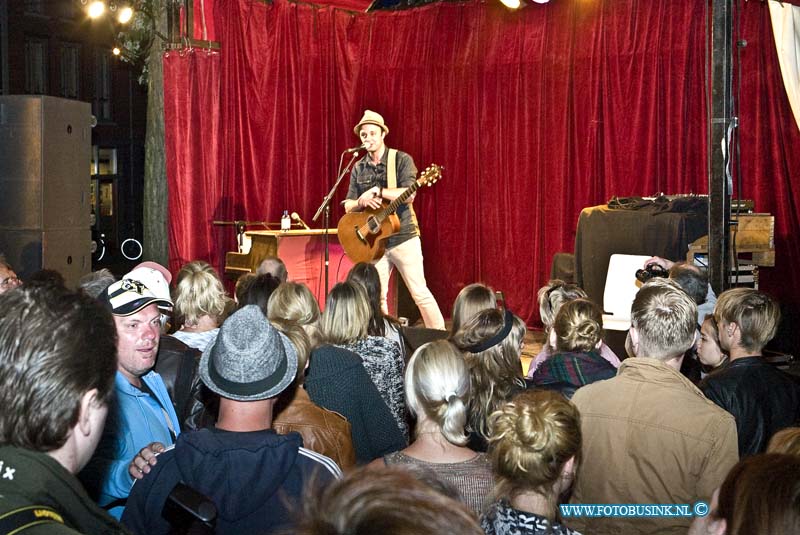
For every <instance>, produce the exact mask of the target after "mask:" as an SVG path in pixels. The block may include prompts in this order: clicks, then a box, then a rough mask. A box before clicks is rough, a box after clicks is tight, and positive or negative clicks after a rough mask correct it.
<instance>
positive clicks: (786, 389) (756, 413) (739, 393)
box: [700, 357, 800, 457]
mask: <svg viewBox="0 0 800 535" xmlns="http://www.w3.org/2000/svg"><path fill="white" fill-rule="evenodd" d="M700 390H702V391H703V393H704V394H705V395H706V397H708V399H710V400H711V401H713V402H714V403H716V404H717V405H719V406H720V407H722V408H723V409H725V410H726V411H728V412H729V413H731V414H732V415H733V417H734V418H736V431H737V432H738V434H739V456H740V457H744V456H745V455H755V454H757V453H762V452H763V451H764V450H766V449H767V443H768V442H769V439H770V438H772V435H774V434H775V433H776V432H777V431H780V430H781V429H783V428H784V427H791V426H796V425H798V424H800V380H798V378H796V377H794V376H792V375H789V374H787V373H784V372H782V371H780V370H778V369H777V368H775V367H774V366H772V365H771V364H769V363H767V362H765V361H764V360H763V359H762V358H761V357H744V358H739V359H736V360H734V361H731V363H730V364H729V365H728V366H727V367H726V368H725V369H724V370H721V371H720V372H718V373H714V374H711V375H709V376H708V377H706V379H705V380H704V381H703V382H702V383H700Z"/></svg>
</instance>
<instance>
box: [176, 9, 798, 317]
mask: <svg viewBox="0 0 800 535" xmlns="http://www.w3.org/2000/svg"><path fill="white" fill-rule="evenodd" d="M213 6H214V9H213V10H212V12H213V13H214V14H215V20H214V22H213V27H214V29H215V32H216V37H217V39H218V40H219V42H220V43H221V51H220V52H219V53H209V52H207V51H200V50H194V51H187V52H184V53H183V54H178V53H175V52H170V53H168V54H166V55H165V59H164V66H165V76H164V78H165V115H166V117H165V118H166V126H167V153H168V155H169V156H168V179H169V195H170V198H169V205H170V221H169V229H170V238H171V249H170V254H171V260H170V268H171V269H173V270H176V269H177V268H178V267H179V266H180V265H181V264H182V263H184V262H186V261H189V260H192V259H196V258H203V259H207V260H209V261H211V262H212V263H213V264H214V265H216V266H217V267H218V268H220V269H222V267H223V262H224V252H225V251H227V250H234V249H235V241H234V237H233V232H232V230H231V229H219V228H215V227H212V224H211V223H212V221H213V220H215V219H224V220H233V219H248V220H263V219H266V220H270V221H277V220H278V218H279V216H280V214H281V213H282V211H283V210H290V211H292V210H294V211H297V212H298V213H299V214H300V215H301V216H302V217H304V218H305V219H306V220H310V218H311V216H312V214H313V213H314V210H315V209H316V207H317V205H318V204H319V203H320V201H321V199H322V197H323V196H324V194H325V193H326V192H327V190H328V189H329V187H330V185H331V184H332V183H333V180H334V179H335V176H336V169H337V165H338V155H339V153H340V152H341V151H342V150H344V149H345V148H347V147H350V146H353V145H356V144H357V143H358V140H357V138H356V137H355V136H354V135H353V133H352V127H353V125H354V124H355V123H356V122H357V121H358V119H359V118H360V116H361V113H362V111H363V110H364V109H365V108H369V109H372V110H375V111H378V112H380V113H382V114H383V115H384V117H385V118H386V120H387V123H388V125H389V128H390V134H389V135H388V136H387V138H386V141H387V144H388V145H389V146H392V147H397V148H400V149H402V150H405V151H407V152H409V153H410V154H412V155H413V157H414V159H415V161H416V163H417V166H418V167H419V168H420V169H422V168H424V167H425V166H426V165H427V164H428V163H430V162H436V163H438V164H441V165H443V166H444V167H445V172H444V179H443V180H442V181H440V182H439V183H437V184H436V185H435V186H433V187H432V188H430V189H427V188H426V189H425V190H423V191H422V192H421V193H419V194H418V196H417V199H416V201H415V208H416V210H417V213H418V215H419V219H420V223H421V229H422V240H423V250H424V253H425V256H426V266H425V267H426V273H427V277H428V281H429V283H430V286H431V289H432V290H433V292H434V294H435V295H436V297H437V299H438V300H439V303H440V305H441V307H442V309H443V310H444V311H445V314H447V313H449V311H450V309H451V307H452V302H453V299H454V298H455V296H456V294H457V292H458V291H459V289H460V288H461V287H463V286H464V285H466V284H468V283H471V282H474V281H483V282H486V283H488V284H490V285H492V286H493V287H495V288H496V289H499V290H503V291H504V292H505V294H506V296H507V300H508V303H509V305H510V307H511V308H512V309H513V310H514V311H515V312H517V313H518V314H519V315H521V316H522V317H523V318H525V319H526V320H528V321H529V323H534V322H536V321H537V320H538V312H537V308H538V307H537V304H536V290H537V289H538V288H539V287H540V286H541V285H542V284H543V283H544V282H545V281H546V280H547V278H548V275H549V267H550V260H551V257H552V255H553V253H555V252H558V251H572V249H573V244H574V238H575V227H576V222H577V217H578V214H579V212H580V210H581V209H582V208H584V207H586V206H592V205H597V204H602V203H604V202H606V201H607V200H608V199H609V198H610V197H611V196H614V195H617V196H629V195H651V194H653V193H656V192H667V193H689V192H696V193H705V192H707V182H706V181H707V172H706V153H707V149H706V106H705V98H704V68H703V65H704V62H705V49H704V47H705V43H704V39H705V38H704V27H705V25H706V24H708V23H709V21H708V20H707V19H706V16H707V14H706V12H705V9H704V5H703V3H702V2H696V1H694V0H671V1H669V2H641V1H636V0H595V1H593V2H585V1H580V0H559V1H558V2H555V1H554V2H551V3H550V4H547V5H545V6H531V7H528V8H526V9H522V10H519V11H517V12H511V11H508V10H506V9H505V8H503V7H501V6H500V5H499V4H498V5H494V4H486V3H481V2H466V3H450V2H447V3H439V4H432V5H429V6H426V7H423V8H418V9H414V10H407V11H402V12H378V13H370V14H362V13H353V12H349V11H344V10H339V9H334V8H330V7H319V6H314V5H311V4H302V3H289V2H286V1H285V0H276V1H275V2H274V3H271V4H266V3H263V2H259V1H252V0H217V2H215V3H214V4H213ZM743 10H744V11H743V17H742V35H741V38H744V39H746V40H747V42H748V46H747V48H745V49H743V51H742V66H743V70H742V72H743V73H744V75H743V78H742V90H741V99H740V101H739V115H740V118H741V121H740V122H741V128H740V131H741V152H742V170H743V182H744V186H743V190H744V191H743V197H746V198H753V199H754V200H755V201H756V207H757V209H758V210H760V211H768V212H772V213H773V214H775V216H776V244H777V249H778V263H779V267H777V268H773V269H765V270H763V271H762V275H763V279H762V280H763V282H764V284H763V286H764V287H765V288H766V289H767V290H770V289H771V290H773V292H774V293H776V294H778V297H779V298H780V299H781V300H782V301H783V302H793V303H796V302H798V301H800V299H798V284H797V283H798V281H800V270H799V269H797V267H796V266H798V265H800V247H798V237H797V235H796V234H797V233H796V230H797V228H798V225H797V217H798V215H797V210H796V209H795V207H796V206H797V204H798V202H800V194H798V193H797V191H796V190H795V189H793V188H792V187H791V186H792V184H791V178H792V176H793V175H794V176H798V173H799V172H800V133H798V129H797V127H796V126H794V124H793V123H792V118H791V113H790V112H789V107H788V102H787V100H786V97H785V94H784V91H783V88H782V85H781V84H782V82H781V79H780V72H779V70H778V66H777V59H776V56H775V51H774V45H773V43H772V34H771V29H770V25H769V16H768V11H767V7H766V5H764V4H763V3H761V2H749V3H744V5H743ZM708 16H710V14H708ZM346 189H347V185H346V182H345V184H343V185H342V187H341V188H340V190H339V193H338V195H337V197H336V198H335V200H336V202H335V205H334V209H333V221H332V225H335V223H336V221H337V220H338V217H339V216H340V215H341V214H342V210H341V207H340V205H339V202H340V201H341V200H343V198H344V195H345V193H346ZM314 226H321V223H319V222H318V223H317V224H316V225H314Z"/></svg>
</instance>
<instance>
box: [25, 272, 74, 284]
mask: <svg viewBox="0 0 800 535" xmlns="http://www.w3.org/2000/svg"><path fill="white" fill-rule="evenodd" d="M28 284H39V285H42V284H44V285H55V286H66V285H67V281H66V280H65V279H64V275H62V274H61V273H59V272H58V271H56V270H55V269H40V270H39V271H36V272H34V273H32V274H31V276H30V277H28Z"/></svg>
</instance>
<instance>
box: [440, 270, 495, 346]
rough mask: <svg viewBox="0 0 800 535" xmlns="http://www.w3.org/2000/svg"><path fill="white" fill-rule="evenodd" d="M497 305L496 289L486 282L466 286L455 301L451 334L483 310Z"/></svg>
mask: <svg viewBox="0 0 800 535" xmlns="http://www.w3.org/2000/svg"><path fill="white" fill-rule="evenodd" d="M496 307H497V297H496V296H495V294H494V290H492V289H491V288H490V287H488V286H486V285H485V284H480V283H477V282H476V283H475V284H470V285H468V286H464V287H463V288H462V289H461V291H460V292H458V296H456V301H455V303H453V322H452V324H451V325H450V334H452V335H454V334H455V333H457V332H458V331H459V330H460V329H461V327H463V326H464V324H465V323H467V322H468V321H469V320H470V319H472V318H473V317H475V315H476V314H477V313H478V312H480V311H481V310H485V309H487V308H496Z"/></svg>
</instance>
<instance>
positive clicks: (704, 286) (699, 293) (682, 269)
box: [669, 262, 708, 305]
mask: <svg viewBox="0 0 800 535" xmlns="http://www.w3.org/2000/svg"><path fill="white" fill-rule="evenodd" d="M669 278H670V279H671V280H673V281H675V282H676V283H677V284H678V286H680V287H681V288H682V289H683V291H684V292H686V293H687V294H689V297H691V298H692V300H693V301H694V302H695V304H697V305H702V304H703V303H705V302H706V295H708V276H706V273H705V271H704V270H702V269H700V268H699V267H697V266H695V265H694V264H689V263H687V262H675V263H674V264H673V265H672V267H671V268H670V269H669Z"/></svg>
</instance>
